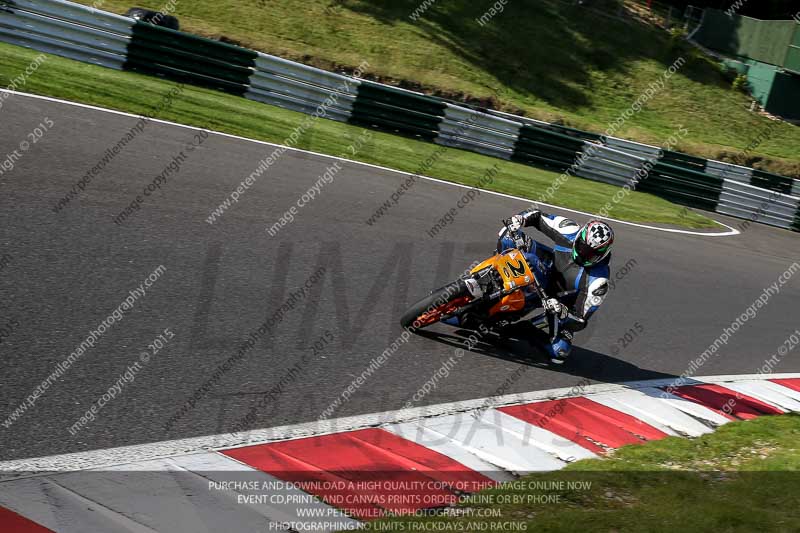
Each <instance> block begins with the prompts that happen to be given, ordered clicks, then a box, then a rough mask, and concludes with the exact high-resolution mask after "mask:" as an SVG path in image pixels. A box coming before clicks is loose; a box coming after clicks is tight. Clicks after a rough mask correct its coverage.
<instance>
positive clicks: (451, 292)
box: [400, 280, 469, 331]
mask: <svg viewBox="0 0 800 533" xmlns="http://www.w3.org/2000/svg"><path fill="white" fill-rule="evenodd" d="M467 302H469V292H468V291H467V287H466V285H464V282H463V281H462V280H458V281H454V282H453V283H450V284H449V285H445V286H444V287H442V288H441V289H437V290H435V291H433V292H432V293H431V294H429V295H428V296H426V297H425V298H423V299H421V300H420V301H418V302H417V303H415V304H414V305H412V306H411V307H410V308H409V309H408V311H406V312H405V313H404V314H403V316H402V317H401V318H400V325H401V326H403V328H405V329H410V330H412V331H413V330H418V329H422V328H426V327H428V326H430V325H432V324H435V323H436V322H438V321H439V319H440V318H441V317H442V316H444V315H447V314H450V313H452V312H453V311H455V310H456V309H458V308H459V307H461V306H463V305H464V304H466V303H467Z"/></svg>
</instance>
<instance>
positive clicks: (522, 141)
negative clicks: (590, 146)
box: [511, 125, 585, 170]
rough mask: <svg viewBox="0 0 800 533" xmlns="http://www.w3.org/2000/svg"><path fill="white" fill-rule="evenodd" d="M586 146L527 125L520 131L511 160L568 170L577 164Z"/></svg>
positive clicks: (567, 137) (566, 137) (575, 140)
mask: <svg viewBox="0 0 800 533" xmlns="http://www.w3.org/2000/svg"><path fill="white" fill-rule="evenodd" d="M584 144H585V143H584V141H582V140H581V139H578V138H576V137H572V136H570V135H566V134H564V133H557V132H554V131H550V130H548V129H544V128H538V127H533V126H528V125H525V126H523V127H522V128H520V130H519V136H518V138H517V141H516V143H515V144H514V153H513V154H512V155H511V160H512V161H517V162H520V163H528V164H534V165H541V166H545V167H549V168H555V169H558V170H566V169H568V168H569V167H571V166H572V165H573V164H574V163H575V158H576V157H577V155H578V154H579V153H580V152H581V151H582V150H583V147H584Z"/></svg>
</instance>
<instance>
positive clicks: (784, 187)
mask: <svg viewBox="0 0 800 533" xmlns="http://www.w3.org/2000/svg"><path fill="white" fill-rule="evenodd" d="M793 184H794V180H793V179H792V178H787V177H786V176H779V175H777V174H771V173H769V172H764V171H763V170H753V177H752V178H750V185H754V186H756V187H760V188H762V189H769V190H770V191H775V192H779V193H782V194H789V195H790V194H792V185H793Z"/></svg>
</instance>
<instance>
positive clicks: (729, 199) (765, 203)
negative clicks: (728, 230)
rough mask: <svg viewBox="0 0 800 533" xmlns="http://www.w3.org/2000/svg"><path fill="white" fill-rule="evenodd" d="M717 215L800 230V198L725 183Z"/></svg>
mask: <svg viewBox="0 0 800 533" xmlns="http://www.w3.org/2000/svg"><path fill="white" fill-rule="evenodd" d="M716 211H717V213H722V214H724V215H730V216H734V217H737V218H744V219H747V220H750V221H753V222H760V223H761V224H769V225H771V226H777V227H780V228H785V229H793V230H795V231H800V198H798V197H796V196H790V195H786V194H781V193H779V192H776V191H766V190H764V189H761V188H759V187H754V186H753V185H748V184H746V183H741V182H739V181H734V180H728V179H726V180H724V184H723V189H722V193H721V194H720V198H719V203H718V205H717V209H716Z"/></svg>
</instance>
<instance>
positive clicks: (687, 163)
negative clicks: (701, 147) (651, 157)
mask: <svg viewBox="0 0 800 533" xmlns="http://www.w3.org/2000/svg"><path fill="white" fill-rule="evenodd" d="M660 160H661V161H663V162H664V163H667V164H670V165H675V166H679V167H682V168H686V169H689V170H695V171H697V172H703V171H705V169H706V160H705V159H703V158H702V157H695V156H693V155H689V154H684V153H681V152H673V151H672V150H663V151H662V156H661V159H660Z"/></svg>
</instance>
